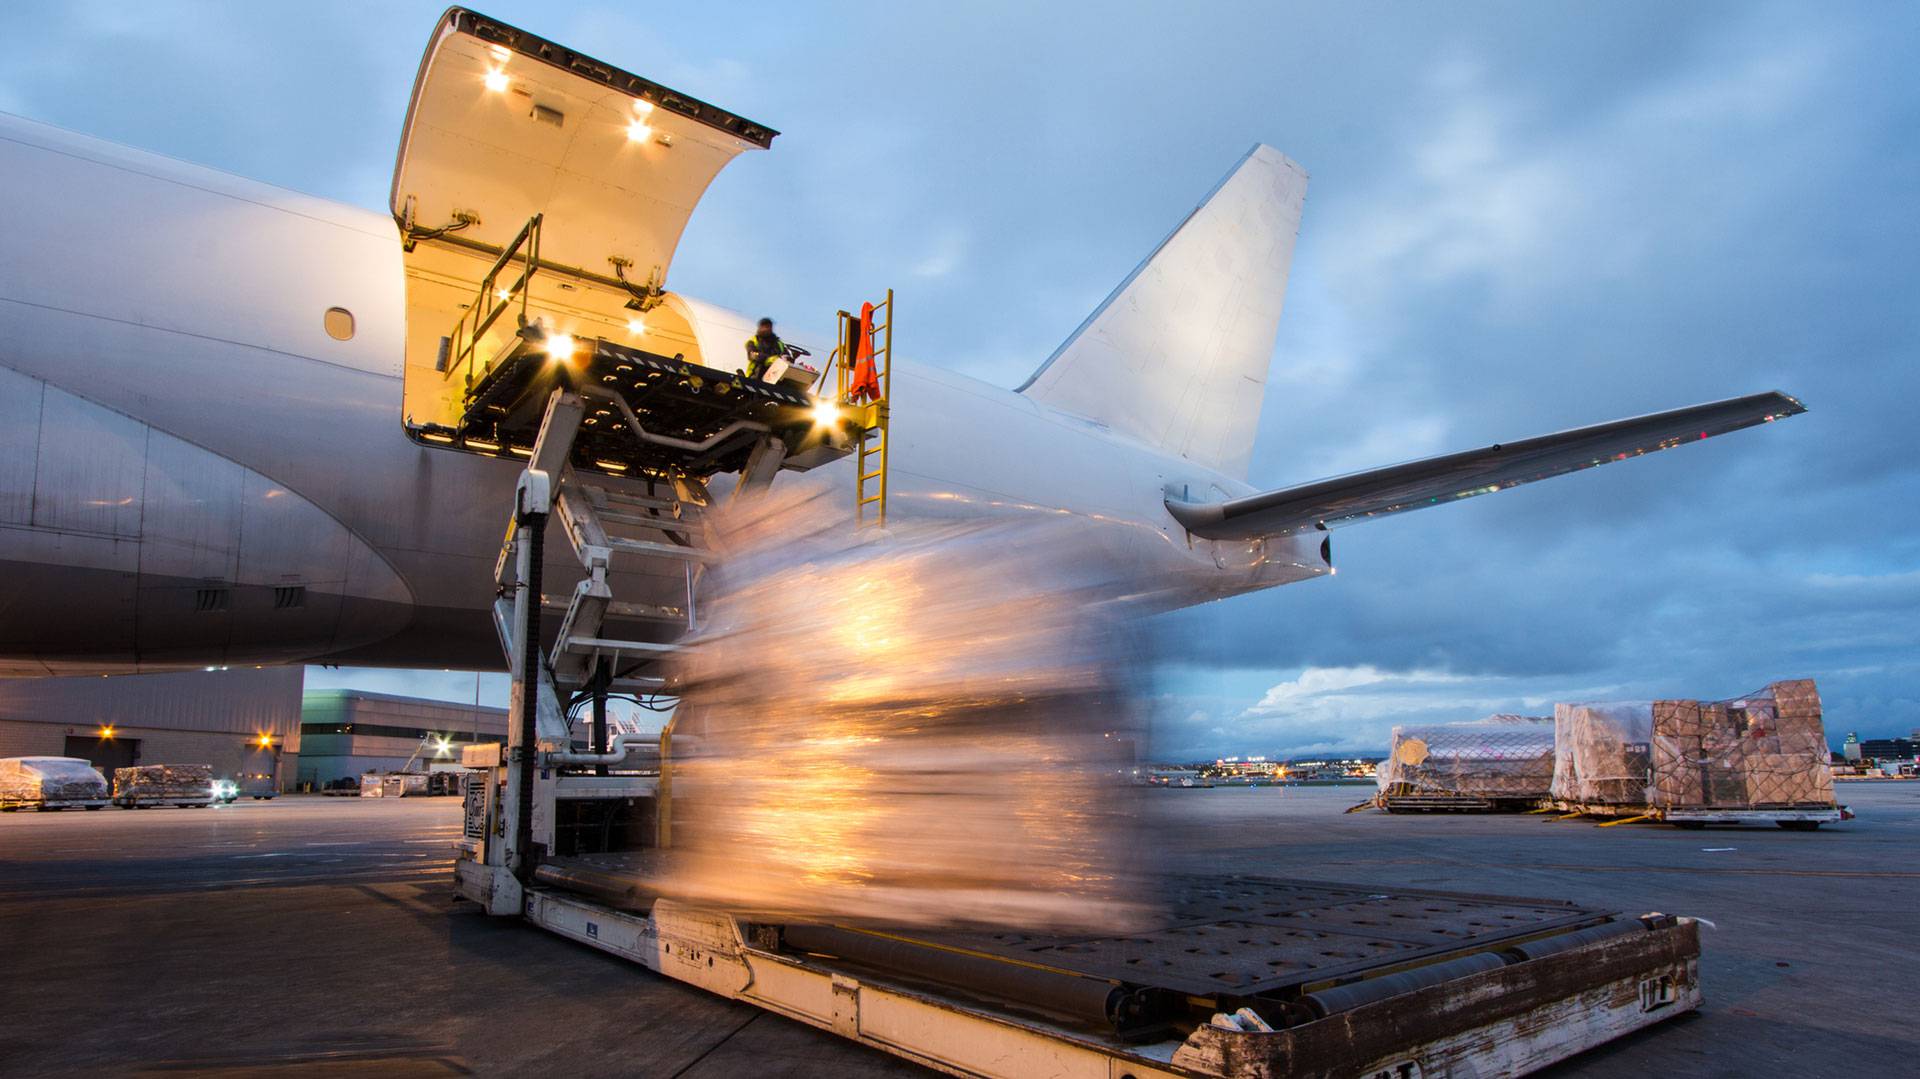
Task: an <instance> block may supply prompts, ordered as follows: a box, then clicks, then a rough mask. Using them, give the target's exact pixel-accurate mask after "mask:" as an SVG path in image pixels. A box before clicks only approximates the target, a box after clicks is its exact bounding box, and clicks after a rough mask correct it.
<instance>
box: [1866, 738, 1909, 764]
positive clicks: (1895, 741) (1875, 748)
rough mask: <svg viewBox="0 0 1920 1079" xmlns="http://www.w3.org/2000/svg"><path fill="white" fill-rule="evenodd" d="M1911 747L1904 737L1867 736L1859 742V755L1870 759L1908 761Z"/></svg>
mask: <svg viewBox="0 0 1920 1079" xmlns="http://www.w3.org/2000/svg"><path fill="white" fill-rule="evenodd" d="M1913 748H1914V743H1913V742H1912V741H1910V740H1908V739H1906V738H1869V739H1867V740H1866V741H1864V742H1861V743H1860V756H1861V757H1863V758H1865V759H1867V760H1870V761H1910V760H1912V759H1913Z"/></svg>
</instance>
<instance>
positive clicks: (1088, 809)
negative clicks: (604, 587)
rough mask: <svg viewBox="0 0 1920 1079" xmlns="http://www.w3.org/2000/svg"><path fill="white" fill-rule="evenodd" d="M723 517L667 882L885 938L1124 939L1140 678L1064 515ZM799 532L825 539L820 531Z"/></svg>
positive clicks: (676, 753) (772, 507) (763, 512)
mask: <svg viewBox="0 0 1920 1079" xmlns="http://www.w3.org/2000/svg"><path fill="white" fill-rule="evenodd" d="M762 501H763V502H764V503H765V508H764V509H763V508H761V507H756V508H755V509H754V510H752V511H751V512H747V511H742V512H738V513H730V515H729V516H730V518H731V519H730V520H728V521H726V522H725V525H726V530H725V532H724V542H726V544H727V550H728V560H727V563H726V565H725V566H724V568H722V569H720V570H718V571H717V572H716V573H715V575H714V577H713V578H712V580H711V581H710V582H709V589H710V591H709V594H710V595H711V597H712V598H711V599H709V600H708V601H707V602H706V603H705V604H704V612H703V616H704V619H705V624H704V627H703V632H702V634H701V636H700V638H699V639H698V640H697V641H696V642H695V644H694V647H693V649H692V650H691V651H690V652H689V653H688V656H689V658H688V660H687V662H686V663H685V664H684V666H683V668H682V669H681V670H680V671H679V673H678V675H677V685H678V689H679V692H680V712H679V714H678V716H677V717H676V719H675V721H674V727H673V736H672V746H673V750H672V754H673V761H672V777H673V778H672V782H673V798H674V810H673V813H674V819H673V840H672V842H673V848H674V849H673V854H674V862H675V866H674V868H673V870H672V871H671V873H670V874H669V875H668V880H669V887H670V888H671V890H672V894H674V895H677V896H682V897H686V898H697V899H699V900H700V901H702V902H709V903H716V904H725V905H726V906H727V907H728V908H729V909H739V910H753V911H770V910H772V911H780V912H783V913H785V914H788V915H795V914H813V915H816V916H829V915H830V916H832V917H834V918H837V919H841V920H846V919H852V920H856V921H860V920H870V919H879V918H884V919H885V920H887V921H888V922H890V923H892V924H921V925H959V924H970V923H992V924H998V925H1016V926H1029V927H1031V926H1055V927H1064V926H1078V927H1083V928H1120V927H1121V926H1122V925H1123V924H1124V923H1125V921H1126V920H1127V918H1128V917H1129V912H1130V911H1131V910H1132V909H1133V908H1136V907H1138V906H1139V904H1140V901H1141V897H1143V896H1146V895H1150V894H1152V893H1151V890H1149V889H1146V888H1143V887H1141V886H1140V881H1139V880H1138V879H1137V878H1136V874H1137V873H1138V872H1139V871H1140V869H1141V867H1140V866H1138V865H1137V864H1136V863H1137V861H1138V860H1139V858H1140V857H1141V856H1142V853H1141V852H1142V850H1143V845H1142V844H1139V843H1136V842H1134V841H1133V840H1132V838H1131V836H1132V834H1133V828H1134V827H1135V824H1136V821H1135V819H1134V816H1133V814H1134V813H1135V812H1136V811H1137V809H1138V807H1137V806H1135V805H1134V804H1133V799H1135V798H1136V797H1137V796H1138V795H1137V792H1135V791H1134V790H1132V789H1131V788H1129V787H1128V786H1127V785H1126V784H1125V782H1124V780H1123V775H1124V772H1125V770H1126V769H1127V768H1128V767H1129V766H1130V765H1132V764H1133V747H1134V746H1135V744H1136V743H1137V741H1138V739H1139V737H1140V734H1141V732H1140V730H1139V729H1138V726H1139V721H1138V720H1137V718H1136V715H1137V708H1136V704H1135V701H1136V699H1137V695H1136V694H1135V693H1133V692H1131V687H1130V686H1129V685H1128V678H1129V671H1130V670H1132V669H1137V667H1136V665H1135V664H1134V662H1133V661H1135V660H1137V659H1138V656H1137V655H1135V654H1133V653H1132V652H1131V651H1130V650H1129V647H1128V645H1127V642H1126V639H1125V637H1124V635H1123V633H1122V629H1121V626H1122V622H1123V620H1122V619H1120V618H1119V617H1117V615H1116V613H1115V609H1116V606H1117V602H1116V601H1115V600H1114V597H1113V595H1112V593H1111V591H1110V590H1109V589H1108V588H1107V587H1106V586H1107V584H1108V582H1104V581H1100V580H1094V579H1089V578H1087V576H1086V573H1085V570H1084V569H1083V568H1081V567H1083V566H1084V565H1085V564H1086V563H1087V560H1085V559H1083V558H1082V557H1081V553H1082V552H1083V551H1084V549H1085V547H1084V541H1083V539H1082V533H1081V531H1080V530H1079V529H1077V528H1076V525H1075V524H1074V523H1073V522H1063V521H1054V520H1046V519H1042V520H1033V519H1020V520H1008V521H1002V522H988V523H983V522H969V523H964V524H957V523H921V522H915V523H912V524H897V525H894V526H892V527H890V528H889V530H888V532H887V534H886V535H885V536H884V537H879V538H876V537H874V536H873V535H871V534H866V535H860V534H855V533H853V532H852V531H850V530H849V529H847V528H846V527H845V526H844V520H843V516H842V514H843V512H844V511H842V510H841V509H840V508H839V506H838V505H837V503H835V502H821V503H818V504H808V503H807V502H805V501H799V500H783V499H781V498H780V497H779V496H778V495H777V494H776V495H774V496H769V497H767V498H765V499H763V500H762ZM806 523H814V524H816V526H817V527H815V528H813V529H812V530H811V531H809V530H807V528H806V527H805V525H806Z"/></svg>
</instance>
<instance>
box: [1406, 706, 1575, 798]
mask: <svg viewBox="0 0 1920 1079" xmlns="http://www.w3.org/2000/svg"><path fill="white" fill-rule="evenodd" d="M1553 737H1554V725H1553V721H1552V720H1550V719H1545V718H1541V717H1535V716H1516V715H1496V716H1490V717H1488V718H1486V719H1483V720H1478V721H1475V722H1472V723H1449V724H1441V725H1433V726H1422V727H1395V728H1394V729H1393V749H1392V752H1390V753H1389V754H1388V755H1387V759H1386V760H1384V761H1382V762H1381V764H1380V778H1379V782H1380V793H1379V795H1378V796H1377V797H1376V799H1375V804H1376V805H1379V806H1380V807H1381V808H1383V809H1386V810H1387V811H1388V812H1444V811H1491V810H1522V809H1529V808H1532V807H1533V806H1535V805H1537V804H1538V803H1539V800H1540V799H1542V798H1544V797H1546V796H1547V792H1548V787H1549V786H1550V785H1551V783H1552V780H1553V745H1554V740H1553Z"/></svg>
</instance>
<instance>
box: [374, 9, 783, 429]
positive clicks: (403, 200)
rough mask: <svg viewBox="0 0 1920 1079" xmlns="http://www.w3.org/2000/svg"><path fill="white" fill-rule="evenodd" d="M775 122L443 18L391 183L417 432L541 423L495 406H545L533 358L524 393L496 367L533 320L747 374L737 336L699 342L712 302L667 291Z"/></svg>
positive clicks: (489, 23)
mask: <svg viewBox="0 0 1920 1079" xmlns="http://www.w3.org/2000/svg"><path fill="white" fill-rule="evenodd" d="M776 134H777V133H776V132H774V131H773V130H771V129H770V128H767V127H764V126H762V125H760V124H756V123H753V122H752V121H750V120H746V119H744V118H742V117H739V116H736V115H734V114H733V113H730V112H727V111H726V110H724V109H719V108H716V107H714V106H712V105H709V104H707V103H705V102H703V101H699V100H696V99H694V98H691V97H688V96H686V95H685V94H681V93H678V92H676V91H674V90H670V89H668V88H666V87H664V86H661V85H660V84H658V83H655V82H652V81H650V80H647V79H643V78H641V77H640V76H638V75H633V74H630V73H628V72H625V71H621V70H620V69H619V68H616V67H613V66H611V65H609V64H605V63H602V62H600V61H598V60H595V59H593V58H591V57H588V56H584V55H581V54H580V53H577V52H575V51H573V50H572V49H568V48H565V47H564V46H561V45H556V44H554V43H553V42H550V41H546V40H543V39H541V38H538V37H535V36H534V35H532V34H529V33H527V32H525V31H523V30H518V29H515V28H514V27H511V26H508V25H506V24H504V23H500V22H495V21H494V20H492V19H488V18H486V17H485V16H482V15H477V14H475V13H473V12H471V11H467V10H465V9H463V8H454V9H452V10H450V11H448V12H447V13H446V15H445V16H444V17H443V18H442V19H441V20H440V23H439V25H438V27H437V28H436V29H435V31H434V35H433V38H432V40H431V41H430V42H428V45H427V51H426V55H425V57H424V58H423V59H422V60H421V63H420V73H419V76H418V78H417V79H416V80H415V82H414V87H413V100H412V103H411V104H410V105H409V106H408V109H407V123H406V128H405V130H404V131H403V132H402V135H401V141H400V154H399V160H398V162H397V163H396V165H395V167H394V175H393V192H392V199H391V202H392V209H393V213H394V218H395V220H396V221H397V222H398V224H399V225H400V229H401V236H402V239H403V246H404V248H405V256H404V258H405V266H406V287H407V355H406V380H405V390H404V393H405V403H404V408H403V412H404V415H405V420H406V425H407V430H408V432H409V433H410V434H411V435H413V437H415V438H417V439H421V440H423V441H426V442H429V443H438V444H442V445H453V446H455V447H456V448H462V449H470V450H475V451H477V452H493V453H499V454H502V455H505V454H509V453H511V452H513V451H514V449H515V447H514V446H513V445H512V444H510V435H511V433H512V432H509V431H504V430H501V429H500V428H501V425H502V424H503V423H504V424H506V426H508V427H514V426H515V425H516V424H517V425H518V427H527V426H528V424H527V423H521V422H519V421H521V420H527V419H528V417H527V416H523V415H520V414H519V413H520V412H526V411H527V409H525V408H521V409H519V412H515V413H514V414H513V415H511V416H508V415H506V414H505V412H506V411H510V410H511V409H512V408H513V405H512V404H511V402H510V401H504V400H503V401H496V400H494V399H495V398H503V397H504V398H513V397H517V396H518V397H524V396H528V395H531V394H535V393H536V391H540V392H538V394H537V395H538V396H539V397H540V398H541V399H542V400H544V384H543V385H541V386H531V385H523V384H522V383H525V382H526V378H525V377H524V376H525V374H526V372H525V371H524V370H513V371H508V372H507V374H508V375H511V376H513V378H511V379H508V380H507V381H508V382H511V383H512V384H510V385H507V384H503V381H502V378H501V377H500V375H501V365H502V364H506V363H509V361H511V360H512V359H513V357H514V356H515V355H516V352H515V350H516V349H520V350H521V351H524V341H523V338H525V337H526V335H527V333H528V332H530V331H529V330H528V327H529V326H534V325H537V327H538V328H539V332H541V333H554V334H562V335H571V337H573V338H577V339H579V340H580V341H582V342H601V341H606V342H612V343H613V344H614V345H615V346H617V347H620V348H624V349H628V350H634V351H635V352H637V353H640V354H643V355H645V356H651V357H653V360H651V361H649V362H650V363H652V365H653V368H657V369H659V371H668V370H677V369H678V368H679V367H680V366H682V365H683V364H694V365H699V364H702V363H708V364H713V365H715V366H721V365H723V364H725V365H727V366H729V367H731V366H737V365H738V364H739V362H740V357H738V356H736V355H735V354H734V352H735V351H736V350H737V348H736V349H729V350H727V351H726V354H725V355H723V356H708V355H705V354H704V353H703V349H702V343H703V336H707V337H710V336H712V334H704V335H703V333H702V327H701V326H700V325H699V322H698V320H699V318H700V311H699V309H696V308H694V307H690V306H689V305H688V304H687V303H685V302H683V301H682V300H681V299H680V298H679V297H677V296H673V295H671V294H669V293H667V292H666V291H665V289H664V285H665V280H666V274H667V268H668V265H669V264H670V263H671V262H672V260H673V254H674V249H675V248H676V247H677V246H678V245H679V243H680V236H681V233H682V232H683V231H684V230H685V228H686V225H687V219H688V218H689V217H690V216H691V215H692V213H693V208H694V206H695V205H697V204H698V203H699V201H700V199H701V197H702V196H703V195H704V194H705V193H706V190H707V186H708V185H709V184H710V183H712V182H713V178H714V177H715V176H716V175H717V174H718V173H719V172H720V170H721V169H722V168H723V167H725V165H726V164H727V162H729V161H731V160H733V158H734V157H735V156H737V155H738V154H740V153H741V152H742V151H745V150H751V149H764V148H765V147H767V146H769V145H770V144H771V143H772V142H773V139H774V136H775V135H776ZM736 332H737V331H736ZM740 340H744V336H742V337H741V338H740ZM594 347H595V348H597V347H598V346H597V345H595V346H594ZM621 362H625V361H624V360H623V361H621ZM616 366H618V365H617V364H616ZM622 370H623V371H628V370H629V369H625V368H623V369H622ZM659 371H656V372H655V373H656V374H657V373H659ZM629 373H630V372H629ZM516 380H517V381H516ZM523 403H524V402H523ZM534 403H535V404H536V405H537V403H538V402H534ZM538 415H539V413H538V410H537V408H534V409H533V411H532V412H531V421H533V422H537V420H538ZM689 426H692V427H694V428H696V431H695V433H694V434H693V435H689V437H693V438H695V439H696V441H697V440H698V433H697V429H698V427H699V425H698V424H689V423H685V422H683V423H681V424H679V426H678V427H677V428H676V429H682V430H683V429H684V428H686V427H689ZM516 430H517V428H516ZM521 433H524V432H521ZM519 448H521V449H524V447H519Z"/></svg>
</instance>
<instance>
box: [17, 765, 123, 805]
mask: <svg viewBox="0 0 1920 1079" xmlns="http://www.w3.org/2000/svg"><path fill="white" fill-rule="evenodd" d="M106 796H107V781H106V779H105V778H104V777H103V776H101V775H100V773H99V772H96V771H94V768H93V765H91V764H88V763H87V762H86V761H83V760H81V759H79V758H78V757H10V758H8V759H6V760H0V802H81V801H97V800H99V799H103V798H105V797H106Z"/></svg>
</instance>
